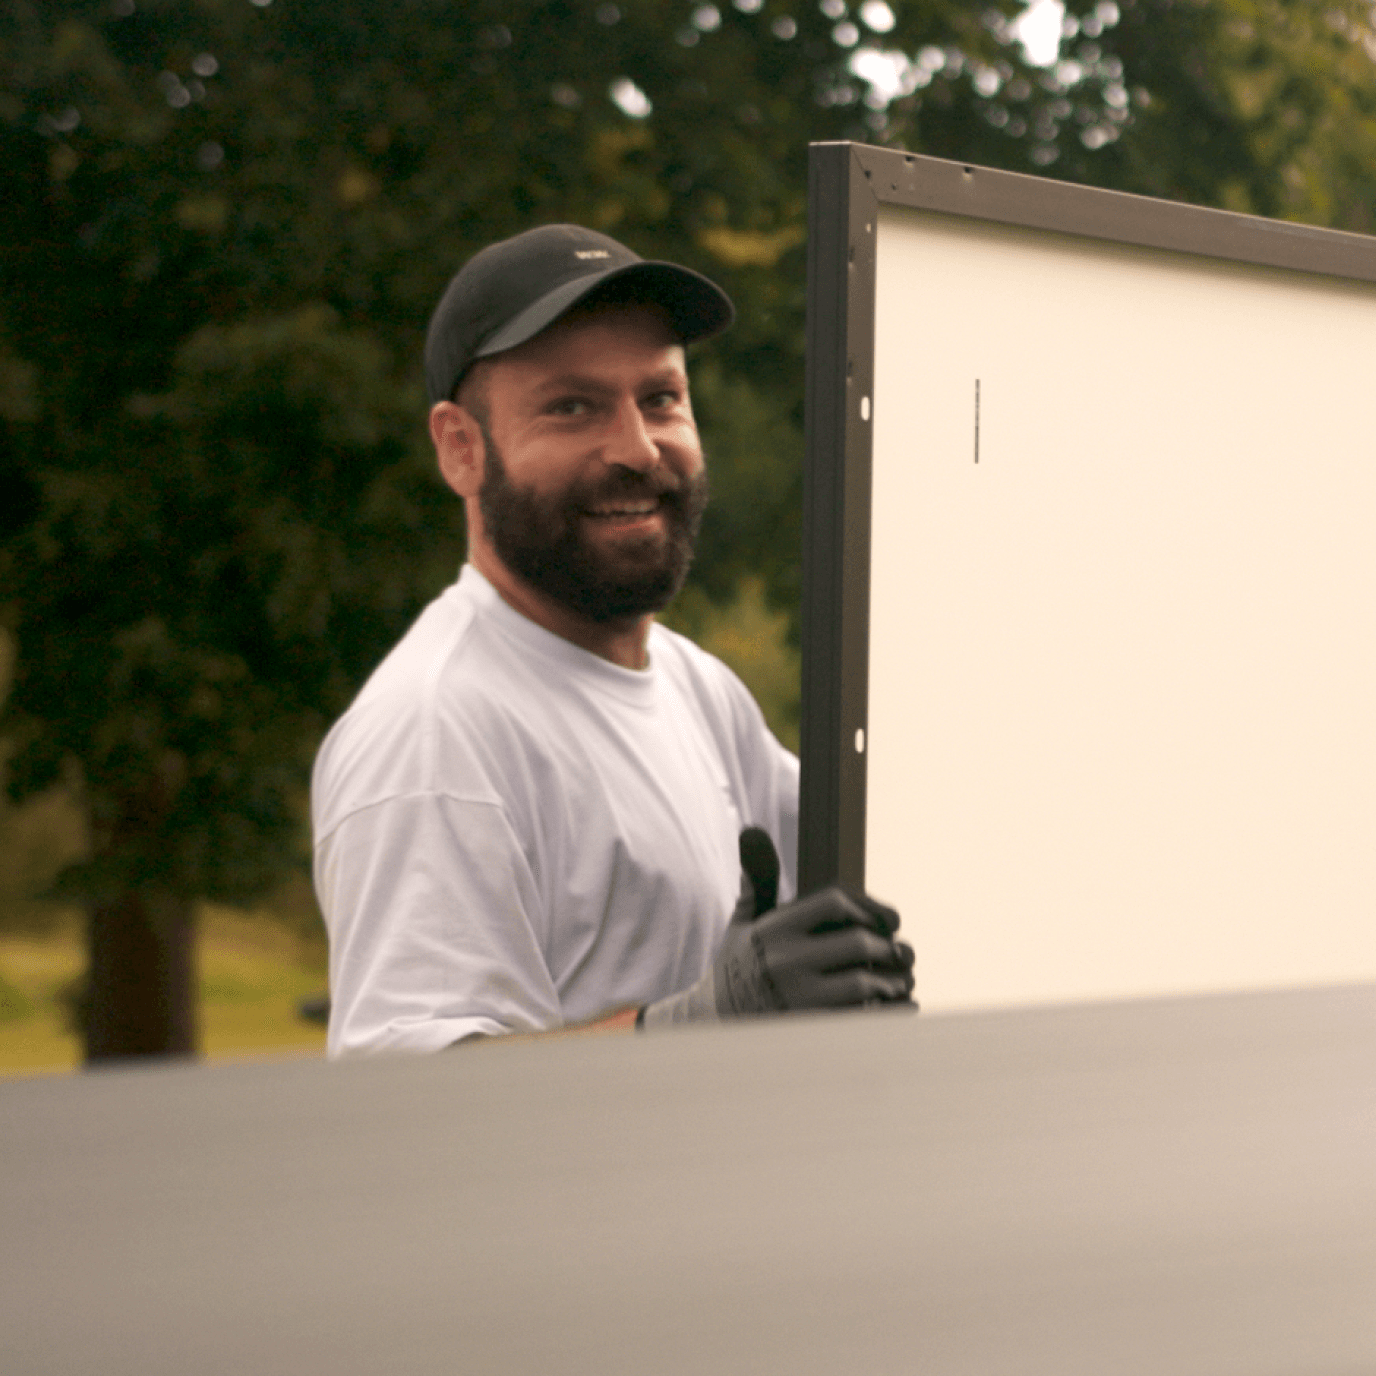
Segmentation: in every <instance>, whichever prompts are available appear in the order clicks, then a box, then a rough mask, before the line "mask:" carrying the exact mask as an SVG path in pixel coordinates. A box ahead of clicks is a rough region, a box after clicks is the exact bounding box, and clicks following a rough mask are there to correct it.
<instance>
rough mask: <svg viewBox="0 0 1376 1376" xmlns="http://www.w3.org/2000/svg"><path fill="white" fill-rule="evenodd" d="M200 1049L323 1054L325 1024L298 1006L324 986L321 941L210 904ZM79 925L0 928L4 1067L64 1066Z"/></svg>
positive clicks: (11, 1071)
mask: <svg viewBox="0 0 1376 1376" xmlns="http://www.w3.org/2000/svg"><path fill="white" fill-rule="evenodd" d="M198 957H199V965H200V989H201V1005H200V1018H201V1036H200V1046H201V1053H202V1055H203V1056H204V1057H205V1058H206V1059H207V1060H211V1061H223V1060H242V1059H246V1058H251V1057H257V1056H265V1055H266V1056H282V1055H317V1056H318V1055H323V1054H324V1050H325V1029H324V1028H323V1027H322V1026H320V1025H319V1024H317V1023H310V1022H306V1021H305V1020H304V1019H302V1018H301V1017H300V1015H299V1014H298V1013H297V1011H296V1005H297V1003H298V1001H299V1000H301V999H302V998H306V997H309V996H311V995H314V994H319V993H322V992H323V991H324V989H325V945H324V941H323V939H322V940H320V941H312V940H308V939H304V938H302V937H300V936H298V935H296V934H295V933H294V932H292V931H290V930H289V929H287V928H286V927H284V926H282V925H281V924H280V923H278V922H275V921H273V920H272V918H271V917H266V916H259V915H253V914H245V913H241V912H236V911H235V910H233V909H228V908H217V907H214V906H212V905H206V906H205V907H204V908H203V909H202V916H201V922H200V933H199V943H198ZM82 963H83V956H82V951H81V939H80V930H79V928H78V927H77V925H76V923H75V922H73V921H70V920H68V921H64V922H62V923H60V924H59V925H58V926H57V927H55V928H54V929H53V930H52V931H51V932H47V933H44V934H42V935H30V934H20V933H7V932H0V1076H8V1075H33V1074H44V1073H61V1072H69V1071H72V1070H74V1069H76V1068H77V1066H78V1065H79V1064H80V1060H81V1049H80V1046H79V1044H78V1042H77V1039H76V1037H75V1036H73V1035H72V1034H71V1033H70V1032H69V1031H68V1030H67V1028H66V1026H65V1019H64V1010H63V1008H62V1005H61V1003H60V1001H59V998H58V995H59V992H60V990H61V989H62V987H63V986H64V985H65V984H67V983H68V982H69V981H70V980H73V979H75V978H76V977H77V976H78V975H79V974H80V973H81V969H82Z"/></svg>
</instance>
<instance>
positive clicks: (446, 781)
mask: <svg viewBox="0 0 1376 1376" xmlns="http://www.w3.org/2000/svg"><path fill="white" fill-rule="evenodd" d="M732 314H733V312H732V307H731V303H730V301H729V300H728V299H727V297H726V296H725V294H724V293H723V292H722V291H721V290H720V289H719V288H718V287H717V286H715V285H714V284H713V283H711V282H709V281H708V280H707V279H706V278H704V277H702V276H700V275H698V274H697V273H694V272H691V271H689V270H688V269H686V268H682V267H678V266H676V265H674V264H669V263H651V262H645V261H643V260H641V259H640V258H638V257H637V256H636V255H635V254H633V253H632V252H630V250H628V249H626V248H625V247H623V246H622V245H620V244H618V243H616V242H615V241H614V240H612V239H609V238H607V237H606V236H605V235H601V234H596V233H593V232H592V231H589V230H585V229H581V228H578V227H577V226H573V225H549V226H545V227H543V228H541V229H536V230H531V231H528V232H527V233H525V234H520V235H517V236H516V237H515V238H513V239H508V240H505V241H503V242H501V243H499V244H494V245H492V246H490V247H489V248H487V249H484V250H483V251H482V252H481V253H479V254H477V255H476V256H475V257H474V258H473V259H471V260H470V261H469V262H468V264H467V265H466V266H465V267H464V268H463V269H462V270H461V271H460V272H459V274H458V275H457V276H456V277H455V278H454V280H453V281H452V282H451V283H450V285H449V287H448V289H447V290H446V292H445V294H444V296H443V297H442V299H441V300H440V303H439V305H438V307H437V308H436V310H435V314H434V317H433V319H432V320H431V324H430V330H429V334H428V336H427V340H426V351H425V365H426V381H427V386H428V387H429V390H430V396H431V401H432V407H431V412H430V433H431V438H432V440H433V442H434V446H435V452H436V456H437V458H438V461H439V468H440V472H441V474H442V475H443V477H444V479H445V481H446V482H447V483H448V484H449V486H450V487H451V488H453V490H454V491H455V492H456V493H457V494H458V495H459V496H460V497H461V498H462V499H463V502H464V508H465V514H466V520H467V528H468V562H467V564H466V565H465V567H464V568H463V570H462V571H461V573H460V576H459V579H458V581H457V582H456V583H455V584H454V585H453V586H452V587H450V588H449V589H448V590H447V591H446V592H444V593H443V594H442V595H441V596H440V597H439V598H437V599H436V600H435V601H434V602H433V603H432V604H431V605H430V606H429V607H428V608H427V609H426V610H425V612H424V613H422V615H421V617H420V618H419V620H418V621H417V622H416V624H415V625H414V626H413V627H412V628H411V630H410V631H409V632H408V633H407V634H406V636H405V637H404V638H403V639H402V641H401V642H400V644H398V645H397V647H396V648H395V649H394V650H393V651H392V652H391V654H390V655H389V656H388V657H387V659H386V660H384V661H383V663H382V664H381V665H380V666H379V668H378V669H377V671H376V672H375V673H374V674H373V675H372V677H371V678H370V679H369V680H368V682H367V684H365V686H364V688H363V690H362V691H361V692H360V694H359V696H358V698H357V699H356V701H355V702H354V704H353V705H352V706H351V707H350V709H349V711H348V712H347V713H346V714H345V715H344V716H343V717H342V718H341V719H340V721H339V722H338V723H336V725H335V727H334V729H333V730H332V731H331V733H330V735H329V736H328V738H327V739H326V741H325V744H324V745H323V746H322V747H321V751H320V755H319V758H318V759H317V761H316V769H315V778H314V783H313V789H312V812H313V821H314V827H315V838H316V839H315V873H316V888H317V892H318V894H319V897H320V903H321V908H322V911H323V912H324V915H325V920H326V924H327V927H328V929H329V934H330V985H331V994H332V1008H331V1020H330V1050H331V1053H332V1054H336V1055H338V1054H344V1053H349V1052H366V1051H377V1050H386V1049H391V1048H395V1049H409V1050H417V1051H428V1050H436V1049H438V1048H440V1047H444V1046H449V1045H452V1044H454V1043H456V1042H459V1041H463V1040H467V1039H469V1038H472V1037H476V1036H492V1035H498V1034H501V1033H506V1032H549V1031H556V1030H559V1029H562V1028H565V1027H568V1026H571V1025H576V1024H587V1023H596V1022H600V1023H602V1024H605V1025H606V1026H608V1027H625V1028H628V1029H629V1028H631V1027H633V1026H641V1027H651V1028H653V1027H657V1026H662V1025H665V1024H669V1023H676V1022H691V1021H701V1020H713V1019H717V1018H722V1017H735V1016H748V1015H753V1014H759V1013H769V1012H779V1011H784V1010H788V1009H797V1008H824V1007H839V1006H846V1005H853V1004H865V1003H874V1002H898V1003H905V1002H907V1001H908V1000H909V998H910V994H911V990H912V976H911V966H912V952H911V950H910V949H909V948H908V947H907V946H905V945H904V944H903V943H902V942H899V941H897V940H895V938H894V932H895V930H896V928H897V926H898V918H897V915H896V914H895V913H893V912H892V911H891V910H890V909H888V908H885V907H884V906H883V905H882V904H879V903H876V902H874V901H873V900H871V899H869V898H867V897H866V896H865V895H863V894H852V893H844V892H842V891H841V890H840V889H834V888H833V889H828V890H825V891H823V892H821V893H818V894H813V895H809V896H808V897H807V898H805V899H803V900H801V901H796V902H792V901H789V900H790V899H791V898H792V895H793V890H794V884H795V874H796V846H797V806H798V763H797V760H796V759H795V758H794V757H793V756H792V755H791V754H789V753H788V752H787V751H786V750H784V748H783V747H782V746H781V745H779V743H778V742H777V741H776V740H775V739H774V737H773V736H772V735H771V734H770V732H769V730H768V728H767V727H766V725H765V723H764V720H763V718H762V717H761V715H760V712H759V709H758V708H757V707H756V705H755V703H754V702H753V701H752V699H751V698H750V695H749V693H748V692H747V691H746V690H745V688H744V686H743V685H742V684H741V683H740V681H739V680H738V679H736V678H735V676H734V675H733V674H731V672H730V671H729V670H728V669H727V668H726V667H725V666H724V665H722V664H721V663H720V662H719V661H717V660H715V659H713V658H712V657H711V656H709V655H706V654H704V653H703V652H702V651H701V650H699V649H698V648H697V647H696V646H694V645H692V644H691V643H690V642H688V641H686V640H684V639H683V638H682V637H680V636H677V635H674V634H673V633H672V632H669V631H667V630H665V629H664V628H663V627H662V626H660V625H658V624H657V623H656V621H655V620H654V613H655V612H657V611H659V610H660V609H661V608H663V607H664V606H665V605H667V603H668V602H669V601H670V600H671V599H672V598H673V596H674V594H675V593H676V592H677V591H678V590H679V588H680V587H681V586H682V584H683V580H684V577H685V575H686V574H687V571H688V566H689V563H690V562H691V559H692V553H693V544H694V540H695V537H696V534H697V528H698V523H699V521H700V519H701V516H702V511H703V508H704V506H705V505H706V500H707V474H706V468H705V465H704V461H703V455H702V449H701V446H700V444H699V440H698V432H697V426H696V424H695V422H694V419H693V410H692V405H691V402H690V399H689V390H688V376H687V371H686V367H685V361H684V347H685V345H687V344H689V343H691V342H693V341H695V340H699V339H705V338H708V337H710V336H711V335H713V334H716V333H718V332H720V331H721V330H723V329H725V328H726V327H727V326H728V325H729V324H730V322H731V319H732ZM780 857H781V858H782V864H781V863H780ZM742 865H744V866H745V870H746V877H745V879H744V880H743V879H742V870H741V867H742ZM780 900H781V902H780Z"/></svg>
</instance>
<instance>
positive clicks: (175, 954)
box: [80, 893, 196, 1065]
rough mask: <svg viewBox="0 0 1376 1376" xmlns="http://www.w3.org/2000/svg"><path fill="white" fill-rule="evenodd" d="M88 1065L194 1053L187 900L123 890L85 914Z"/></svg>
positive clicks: (191, 939) (83, 1013)
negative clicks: (86, 926)
mask: <svg viewBox="0 0 1376 1376" xmlns="http://www.w3.org/2000/svg"><path fill="white" fill-rule="evenodd" d="M88 922H89V925H88V932H87V934H88V943H89V957H90V964H89V968H88V970H87V976H86V988H85V993H84V994H83V996H82V1000H81V1008H80V1022H81V1026H82V1031H83V1033H84V1035H85V1040H86V1063H87V1064H88V1065H92V1064H95V1063H97V1062H103V1061H112V1060H120V1059H124V1058H126V1057H134V1056H194V1055H195V1054H196V1002H195V978H194V976H195V946H194V936H195V926H194V922H193V918H192V906H191V903H190V902H189V901H187V900H185V899H179V898H171V897H168V896H166V895H154V894H147V893H126V894H123V895H121V896H120V897H119V898H117V899H115V900H114V901H112V902H109V903H96V904H94V905H93V906H92V907H91V908H90V909H89V912H88Z"/></svg>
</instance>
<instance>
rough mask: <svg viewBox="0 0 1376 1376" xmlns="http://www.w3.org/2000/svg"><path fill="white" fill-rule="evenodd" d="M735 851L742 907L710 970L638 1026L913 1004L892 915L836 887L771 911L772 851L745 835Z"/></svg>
mask: <svg viewBox="0 0 1376 1376" xmlns="http://www.w3.org/2000/svg"><path fill="white" fill-rule="evenodd" d="M740 853H741V869H742V871H743V876H742V880H741V897H740V901H739V902H738V903H737V904H736V910H735V912H734V913H733V914H732V917H731V922H730V924H729V925H728V927H727V929H726V935H725V936H724V937H723V939H722V943H721V947H720V948H719V949H718V951H717V954H716V958H715V959H714V960H713V962H712V965H711V967H710V968H709V969H708V971H707V973H706V974H705V975H704V976H703V977H702V978H701V979H700V980H699V981H698V982H697V983H696V984H695V985H693V986H692V988H690V989H685V990H684V991H683V992H682V993H679V994H671V995H670V996H669V997H668V998H664V999H660V1000H658V1001H657V1002H655V1003H652V1004H650V1005H648V1006H647V1007H646V1008H645V1009H644V1010H643V1011H642V1013H641V1017H640V1023H641V1025H642V1026H644V1027H663V1026H668V1025H669V1024H672V1023H678V1022H701V1021H715V1020H716V1019H718V1018H739V1017H749V1016H752V1015H754V1014H759V1013H780V1012H784V1011H786V1010H790V1009H804V1008H845V1007H853V1006H857V1005H863V1004H870V1003H911V1002H912V991H913V977H912V967H913V951H912V947H911V946H908V945H907V944H906V943H904V942H901V941H895V940H894V939H893V934H894V932H896V931H897V930H898V914H897V913H896V912H894V910H893V909H892V908H887V907H885V906H884V905H883V904H882V903H877V902H875V900H874V899H872V898H869V897H868V896H866V895H865V894H855V893H848V892H847V891H846V890H844V889H841V888H838V887H836V886H833V887H831V888H829V889H823V890H821V891H820V892H819V893H814V894H809V895H808V896H807V897H806V898H802V899H799V900H798V901H797V902H796V903H788V904H785V905H784V906H783V907H782V908H776V907H775V906H774V905H775V902H776V900H777V897H778V888H779V857H778V854H777V852H776V851H775V849H774V843H773V842H772V841H771V840H770V839H769V836H768V834H767V833H766V832H763V831H761V830H760V829H759V828H758V827H747V828H746V830H745V831H743V832H742V833H741V840H740Z"/></svg>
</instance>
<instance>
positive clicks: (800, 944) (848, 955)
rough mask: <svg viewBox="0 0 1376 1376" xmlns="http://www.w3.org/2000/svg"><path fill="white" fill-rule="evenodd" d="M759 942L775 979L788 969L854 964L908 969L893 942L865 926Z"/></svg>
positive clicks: (829, 968)
mask: <svg viewBox="0 0 1376 1376" xmlns="http://www.w3.org/2000/svg"><path fill="white" fill-rule="evenodd" d="M763 935H764V934H763V933H761V936H763ZM761 946H762V949H763V952H764V958H765V961H766V963H767V965H768V967H769V972H770V974H771V975H773V976H774V977H775V978H776V979H777V978H779V976H780V974H781V973H782V972H784V971H788V970H795V969H796V970H809V971H813V972H815V973H818V974H826V973H827V972H829V971H832V970H846V969H849V968H850V967H851V966H853V965H863V966H870V967H872V968H874V969H877V970H886V971H890V972H892V973H897V974H906V973H907V967H906V966H905V965H904V964H903V963H902V957H901V955H900V954H899V952H898V949H897V947H896V946H895V944H894V943H893V942H892V941H889V940H887V939H886V938H884V937H882V936H876V935H875V934H874V933H873V932H870V931H866V930H865V928H864V927H845V928H843V929H842V930H841V931H839V932H818V933H816V934H814V935H810V936H799V935H796V934H790V935H788V936H787V937H785V938H783V939H781V940H778V941H772V942H771V941H769V940H768V939H765V940H764V941H762V942H761Z"/></svg>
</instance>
